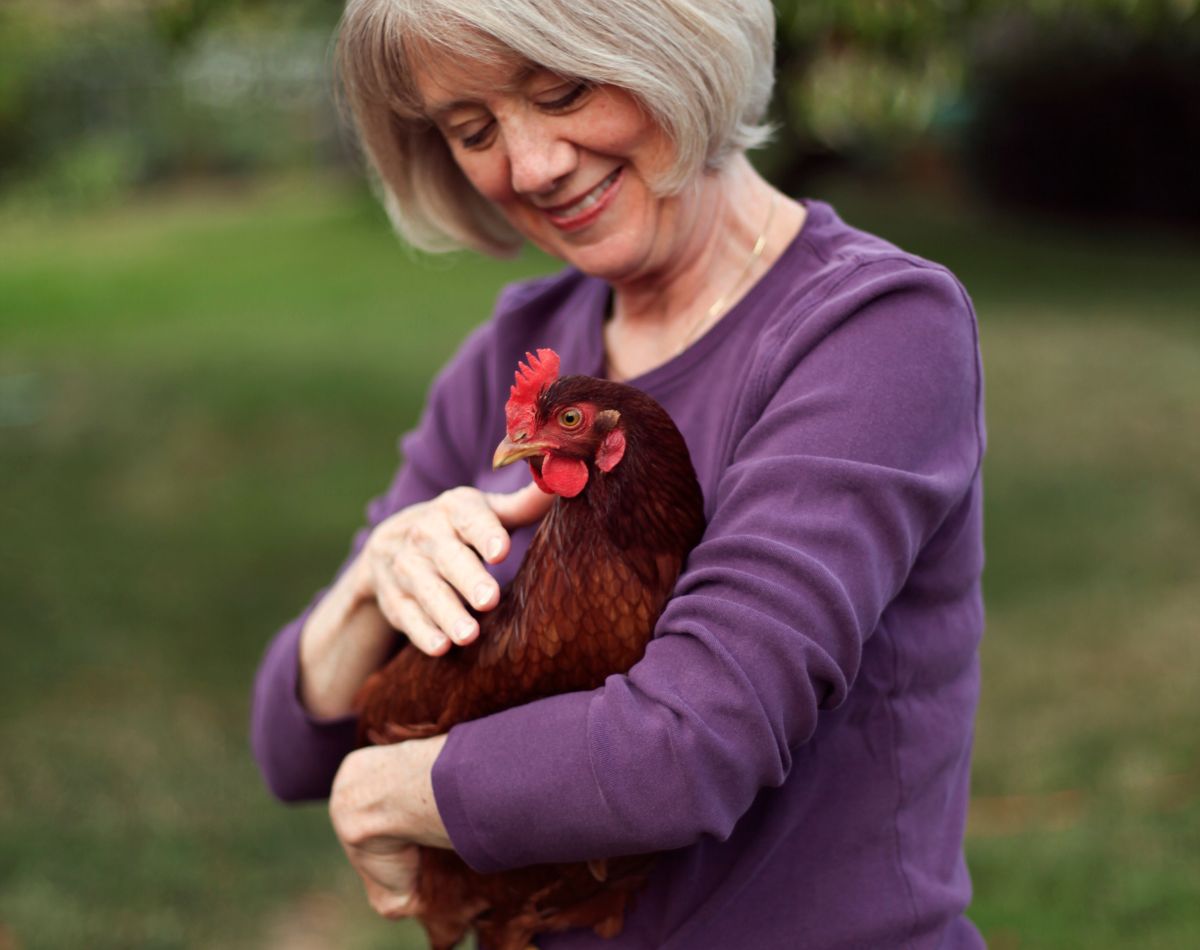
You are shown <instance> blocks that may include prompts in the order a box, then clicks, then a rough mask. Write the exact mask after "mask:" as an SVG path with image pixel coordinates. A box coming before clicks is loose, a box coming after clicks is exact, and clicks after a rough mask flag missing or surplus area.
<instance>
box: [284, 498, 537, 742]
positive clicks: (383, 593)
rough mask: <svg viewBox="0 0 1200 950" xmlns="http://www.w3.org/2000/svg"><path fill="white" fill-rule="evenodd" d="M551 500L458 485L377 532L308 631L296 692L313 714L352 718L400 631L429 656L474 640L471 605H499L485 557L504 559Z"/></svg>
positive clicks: (318, 609) (302, 634)
mask: <svg viewBox="0 0 1200 950" xmlns="http://www.w3.org/2000/svg"><path fill="white" fill-rule="evenodd" d="M549 502H550V496H548V495H545V494H543V493H542V492H541V491H540V490H539V489H538V487H537V486H536V485H532V484H531V485H529V486H528V487H527V488H525V489H522V490H521V491H518V492H515V493H513V494H511V495H497V494H491V493H484V492H481V491H478V490H477V489H474V488H467V487H463V488H454V489H451V490H450V491H446V492H443V493H442V494H440V495H439V496H438V497H437V498H435V499H433V500H432V501H428V502H422V503H418V504H415V505H411V506H409V507H408V508H406V509H404V510H403V511H400V512H398V513H396V514H395V515H393V516H391V517H390V518H387V519H385V520H384V521H383V522H381V523H380V524H379V525H378V526H376V528H375V529H374V530H373V531H372V532H371V534H370V536H369V537H368V539H367V543H366V544H365V546H364V547H363V549H362V550H361V551H359V553H358V555H357V556H356V557H355V558H354V559H353V561H352V562H351V563H350V566H349V567H348V568H347V569H346V570H345V571H344V572H343V573H342V574H341V576H340V577H339V578H338V579H337V581H336V582H335V583H334V585H333V587H331V588H330V589H329V591H328V592H327V593H326V594H325V596H324V597H322V598H321V600H320V601H319V602H318V604H317V605H316V607H315V608H314V609H313V611H312V612H311V613H310V614H309V615H308V619H307V621H306V622H305V623H304V625H303V627H302V628H301V631H300V657H299V663H300V672H299V678H300V681H299V696H300V701H301V703H302V704H303V705H304V707H305V708H306V709H307V710H308V712H309V713H311V714H313V715H315V716H318V717H322V718H326V719H328V718H334V717H338V716H345V715H348V714H349V713H350V712H351V711H352V706H353V701H354V696H355V695H356V694H357V692H358V690H359V688H360V687H361V686H362V684H363V683H364V682H365V680H366V678H367V677H368V676H370V675H371V674H372V673H373V672H374V671H375V670H377V669H378V668H379V667H380V666H381V665H382V664H383V662H384V660H385V659H386V658H387V656H388V655H389V653H390V652H391V650H392V647H393V645H394V631H400V632H403V633H404V635H405V636H406V637H407V638H408V640H409V641H410V642H411V643H412V644H413V645H414V646H416V647H417V648H418V649H419V650H421V651H423V652H424V653H428V654H429V655H430V656H439V655H441V654H443V653H445V652H446V651H447V650H449V649H450V644H451V643H454V644H456V645H458V646H463V645H465V644H468V643H470V642H471V641H472V640H474V639H475V637H477V636H478V635H479V624H478V622H477V621H476V620H475V618H474V617H473V616H472V615H471V614H470V613H469V612H468V611H467V609H466V607H465V606H464V604H465V603H469V604H470V605H471V606H472V607H473V608H475V609H476V610H491V609H492V608H493V607H495V606H496V604H498V603H499V601H500V588H499V586H498V585H497V584H496V581H495V580H494V579H493V578H492V576H491V575H490V574H488V572H487V571H486V570H484V568H483V564H482V562H481V560H480V559H481V558H482V559H483V560H486V561H488V562H489V563H493V564H494V563H496V562H498V561H501V560H503V559H504V558H505V557H506V556H507V554H508V551H509V547H510V539H509V535H508V531H507V530H506V529H508V528H514V527H519V526H521V525H523V524H530V523H532V522H533V521H536V520H538V519H539V518H540V517H541V516H542V515H543V514H545V511H546V508H547V507H548V506H549Z"/></svg>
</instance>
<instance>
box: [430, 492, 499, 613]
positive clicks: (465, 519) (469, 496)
mask: <svg viewBox="0 0 1200 950" xmlns="http://www.w3.org/2000/svg"><path fill="white" fill-rule="evenodd" d="M490 497H491V496H486V495H484V493H483V492H481V491H478V490H476V489H474V488H456V489H454V490H453V491H448V492H446V493H445V494H443V495H442V496H440V497H439V498H438V501H439V502H440V503H441V506H442V510H443V511H444V512H445V513H446V517H447V518H448V519H449V521H450V526H451V527H452V528H453V529H454V531H455V533H456V534H457V535H458V536H459V537H460V538H461V539H462V540H463V541H464V542H466V543H467V544H469V545H470V546H471V547H473V548H474V549H475V550H476V551H478V552H479V556H480V557H481V558H483V559H484V560H485V561H488V562H490V563H492V564H494V563H496V562H497V561H499V560H501V559H502V558H503V557H504V555H505V554H507V553H508V532H507V531H505V530H504V525H503V524H501V522H500V519H499V518H498V517H497V516H496V513H495V512H494V511H493V510H492V507H491V505H490V504H489V501H488V499H489V498H490ZM455 586H458V585H455ZM460 590H462V588H460ZM468 591H469V589H468ZM468 591H463V596H465V597H466V598H467V599H468V600H472V598H471V596H470V593H469V592H468Z"/></svg>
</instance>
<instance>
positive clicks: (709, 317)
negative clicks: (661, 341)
mask: <svg viewBox="0 0 1200 950" xmlns="http://www.w3.org/2000/svg"><path fill="white" fill-rule="evenodd" d="M778 203H779V192H777V191H774V192H772V193H771V206H770V207H769V208H768V209H767V220H766V221H764V222H763V226H762V230H761V231H759V232H758V237H757V239H755V241H754V247H752V248H751V249H750V256H749V257H748V258H747V259H746V266H745V267H743V268H742V272H741V273H740V274H738V278H737V280H735V281H734V282H733V283H732V284H731V285H730V287H729V289H728V290H726V291H725V293H723V294H721V296H720V297H718V298H717V299H716V300H714V301H713V304H712V306H711V307H709V308H708V310H706V311H705V312H704V313H703V314H702V315H701V316H700V318H699V319H698V320H696V322H695V323H693V324H692V325H691V326H690V327H689V328H688V331H687V333H685V334H684V336H683V339H682V340H681V341H680V343H679V346H678V347H677V348H676V350H675V352H674V354H672V355H673V356H678V355H679V354H680V353H682V352H683V351H684V350H686V349H687V348H688V347H689V346H690V345H691V343H692V341H693V340H694V339H696V337H697V336H698V335H699V333H700V331H701V330H702V329H704V328H706V327H707V326H708V325H709V324H710V323H713V322H714V321H716V320H717V319H719V318H720V317H722V316H724V314H725V310H726V305H727V304H728V303H729V298H730V297H732V296H733V295H734V294H735V293H736V292H737V290H738V288H739V287H741V286H742V284H743V283H744V282H745V280H746V278H747V277H749V276H750V271H751V270H752V269H753V268H754V264H755V262H756V261H757V260H758V259H759V258H760V257H762V254H763V251H764V250H766V247H767V233H768V232H769V231H770V230H771V223H772V222H773V221H774V220H775V206H776V205H777V204H778Z"/></svg>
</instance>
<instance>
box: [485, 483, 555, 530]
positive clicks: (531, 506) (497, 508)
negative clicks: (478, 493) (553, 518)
mask: <svg viewBox="0 0 1200 950" xmlns="http://www.w3.org/2000/svg"><path fill="white" fill-rule="evenodd" d="M484 498H485V499H487V503H488V507H489V508H491V509H492V511H494V512H495V513H496V517H497V518H499V519H500V523H501V524H502V525H504V527H506V528H520V527H522V526H523V525H527V524H533V523H534V522H535V521H540V520H541V519H542V516H543V515H545V514H546V512H547V511H549V510H550V506H551V505H552V504H554V496H553V495H550V494H547V493H546V492H544V491H542V490H541V489H540V488H538V486H537V483H536V482H530V483H529V484H528V485H526V486H525V487H524V488H522V489H520V490H519V491H515V492H513V493H512V494H508V495H501V494H496V493H494V492H486V493H485V494H484Z"/></svg>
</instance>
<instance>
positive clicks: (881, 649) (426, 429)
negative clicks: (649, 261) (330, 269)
mask: <svg viewBox="0 0 1200 950" xmlns="http://www.w3.org/2000/svg"><path fill="white" fill-rule="evenodd" d="M807 206H808V211H809V214H808V219H807V221H806V223H805V225H804V228H803V230H802V231H801V233H800V235H799V236H798V237H797V238H796V239H795V240H794V241H793V242H792V244H791V245H790V246H789V247H788V248H787V249H786V251H785V252H784V254H783V256H782V257H781V258H780V259H779V261H778V262H776V264H775V265H774V266H773V267H772V268H771V270H770V271H769V272H768V273H767V274H766V275H765V276H764V277H763V278H762V279H761V280H760V281H759V283H758V284H757V285H756V286H755V287H754V288H753V289H751V291H750V292H749V293H748V294H747V295H746V296H745V297H744V298H743V299H742V300H741V301H740V302H739V303H738V304H737V305H736V306H735V307H734V308H733V309H732V310H730V311H729V312H728V313H727V314H726V315H725V317H724V318H723V319H722V320H721V321H720V322H719V323H717V324H716V325H715V326H714V327H713V328H712V329H711V330H710V331H709V332H708V333H707V334H705V335H704V336H703V337H702V338H700V339H699V340H698V341H696V342H695V343H694V344H693V345H692V346H690V347H689V348H688V349H687V350H686V351H684V352H683V353H681V354H679V355H678V356H677V357H675V358H674V359H672V360H671V361H670V362H668V363H666V364H664V365H662V366H659V367H657V368H656V369H654V370H652V371H650V372H649V373H647V374H645V375H644V376H642V377H640V378H638V379H636V380H633V381H632V382H633V384H634V385H636V386H638V387H639V388H640V389H643V390H644V391H646V392H647V393H649V394H650V395H652V396H653V397H654V398H655V399H657V400H658V401H659V402H660V403H661V404H662V405H663V406H664V407H665V408H666V409H667V411H668V412H669V413H670V414H671V416H672V417H673V418H674V419H675V421H676V423H677V425H678V426H679V428H680V430H681V431H682V433H683V435H684V437H685V438H686V440H687V443H688V446H689V448H690V450H691V453H692V459H693V461H694V463H695V466H696V471H697V474H698V475H699V479H700V484H701V486H702V487H703V489H704V497H705V508H706V514H707V517H708V528H707V531H706V532H705V535H704V537H703V539H702V540H701V542H700V544H699V545H698V546H697V547H696V548H695V550H694V551H693V552H692V554H691V556H690V557H689V559H688V561H687V564H686V565H685V568H684V571H683V573H682V575H681V576H680V578H679V582H678V585H677V587H676V590H675V596H674V598H673V599H672V600H671V601H670V603H669V604H668V605H667V608H666V610H665V611H664V613H663V615H662V617H661V618H660V620H659V622H658V625H657V628H656V630H655V636H654V640H653V641H652V642H651V643H650V645H649V647H648V649H647V651H646V655H645V657H644V658H643V659H642V661H641V662H639V663H638V664H637V665H636V666H635V667H634V668H633V669H632V670H631V671H630V672H629V673H628V674H626V675H624V676H612V677H609V679H608V681H607V682H606V684H605V685H604V687H603V688H601V689H598V690H595V691H593V692H588V693H571V694H567V695H562V696H557V697H553V698H550V699H545V700H541V701H538V702H535V703H531V704H529V705H527V706H522V707H519V708H516V709H511V710H507V711H505V712H502V713H498V714H496V715H494V716H489V717H487V718H486V719H482V720H478V721H475V722H471V723H466V724H463V725H459V726H456V727H454V729H452V730H451V732H450V736H449V740H448V741H447V744H446V747H445V749H444V750H443V751H442V753H441V756H440V757H439V758H438V760H437V763H436V764H435V766H434V772H433V782H434V792H435V796H436V799H437V805H438V810H439V811H440V813H441V816H442V819H443V821H444V822H445V824H446V827H447V829H448V830H449V833H450V837H451V840H452V841H453V842H454V846H455V848H456V849H457V851H458V852H459V853H460V854H461V855H462V856H463V858H465V859H466V861H467V862H468V863H469V864H470V865H471V866H473V867H475V868H477V869H479V870H481V871H499V870H503V869H506V868H512V867H518V866H521V865H525V864H530V863H539V862H551V861H575V860H581V859H587V858H596V857H604V856H610V855H621V854H631V853H637V852H647V851H667V852H668V853H667V854H666V855H665V856H664V857H662V858H660V859H659V861H658V863H657V865H656V868H655V871H654V873H653V875H652V877H651V880H650V881H649V883H648V885H647V886H646V888H645V890H644V891H643V892H642V893H641V895H640V896H639V897H638V899H637V900H636V902H635V904H634V906H633V908H632V910H631V912H630V913H629V914H628V916H627V919H626V926H625V930H624V932H623V933H622V934H621V935H620V936H619V937H617V938H615V939H613V940H609V941H605V940H601V939H600V938H598V937H596V936H595V935H594V934H592V933H590V932H582V931H573V932H570V933H567V934H562V935H556V936H546V937H543V938H541V940H540V941H539V945H540V946H542V947H544V948H547V950H550V948H553V950H582V948H635V947H636V948H650V947H667V948H672V950H705V948H714V950H716V948H720V950H728V948H733V947H739V948H740V947H745V948H753V950H767V948H776V947H778V948H793V947H805V948H834V947H837V948H842V947H847V948H848V947H872V948H874V947H893V946H904V947H912V948H916V947H945V948H966V947H980V946H982V945H983V942H982V940H981V939H980V937H979V935H978V933H977V932H976V930H975V929H974V927H973V926H972V925H971V924H970V922H969V921H968V920H967V919H966V918H965V917H964V916H963V910H964V908H965V907H966V905H967V903H968V901H969V898H970V880H969V878H968V875H967V869H966V865H965V863H964V860H963V853H962V841H963V827H964V821H965V816H966V810H967V799H968V776H969V768H970V754H971V733H972V722H973V718H974V713H975V704H976V699H977V695H978V690H979V669H978V646H979V639H980V636H981V633H982V629H983V607H982V601H981V597H980V583H979V582H980V572H981V569H982V565H983V548H982V527H981V483H980V460H981V456H982V453H983V446H984V432H983V416H982V381H981V370H980V361H979V353H978V343H977V336H976V328H975V321H974V316H973V313H972V309H971V304H970V301H969V300H968V298H967V296H966V294H965V293H964V292H963V289H962V287H961V286H960V285H959V284H958V282H957V281H956V280H955V279H954V277H953V276H952V275H951V274H950V273H948V272H947V271H946V270H945V269H944V268H942V267H940V266H938V265H935V264H931V263H929V262H927V261H924V260H921V259H920V258H917V257H914V256H913V255H910V254H906V253H904V252H902V251H900V250H898V249H897V248H895V247H893V246H892V245H890V244H887V243H886V242H884V241H881V240H880V239H878V238H875V237H872V236H871V235H868V234H864V233H863V232H861V231H857V230H854V229H852V228H850V227H848V226H847V225H846V224H844V223H843V222H842V221H841V220H840V219H839V218H838V217H837V215H836V214H835V213H834V212H833V210H832V209H831V208H830V207H829V206H828V205H826V204H823V203H821V202H817V201H809V202H807ZM607 303H608V288H607V286H606V285H605V284H604V283H603V282H601V281H599V280H596V279H594V278H590V277H586V276H584V275H582V274H580V273H579V272H578V271H575V270H572V269H568V270H566V271H564V272H563V273H561V274H559V275H557V276H554V277H550V278H546V279H541V280H535V281H532V282H528V283H524V284H520V285H517V286H514V287H510V288H508V289H507V290H506V291H505V292H504V293H503V294H502V295H501V298H500V301H499V303H498V305H497V309H496V313H495V316H494V317H493V319H492V320H491V321H490V322H489V323H487V324H485V325H484V326H482V327H481V328H479V329H478V330H477V331H475V332H474V333H473V334H472V335H471V337H470V338H469V339H468V340H467V342H466V343H465V344H464V346H463V347H462V349H461V350H460V351H459V353H458V355H457V356H456V357H455V358H454V359H453V360H452V361H451V363H450V364H449V365H448V366H447V367H446V368H445V369H444V370H443V371H442V372H441V374H440V375H439V376H438V378H437V380H436V381H435V382H434V384H433V387H432V390H431V392H430V394H429V401H428V404H427V406H426V409H425V412H424V415H423V417H422V419H421V422H420V424H419V426H418V428H417V429H416V430H415V431H414V432H412V433H410V434H409V435H408V436H406V437H405V439H404V440H403V443H402V444H403V454H404V458H405V463H404V465H403V466H402V467H401V469H400V471H399V473H398V474H397V476H396V479H395V481H394V482H393V484H392V486H391V488H390V490H389V491H388V492H387V494H386V495H385V496H383V497H382V498H380V499H377V500H376V501H374V502H373V503H372V504H371V505H370V507H369V508H368V522H369V524H374V523H376V522H378V521H379V520H380V519H382V518H384V517H385V516H387V515H389V514H391V513H393V512H395V511H397V510H399V509H401V508H404V507H405V506H407V505H410V504H412V503H414V502H417V501H421V500H423V499H427V498H429V497H431V496H433V495H436V494H438V493H439V492H441V491H443V490H445V489H447V488H451V487H453V486H456V485H462V484H469V485H476V486H479V487H480V488H483V489H488V490H500V491H509V490H515V489H516V488H518V487H520V486H521V485H522V484H524V483H525V482H527V481H528V479H529V473H528V470H527V469H526V468H525V467H524V466H511V467H509V468H504V469H501V470H499V471H493V470H492V468H491V458H492V452H493V450H494V449H495V446H496V444H497V443H498V442H499V441H500V439H501V438H502V437H503V435H504V412H503V406H504V401H505V399H506V398H507V395H508V386H509V384H510V382H511V380H512V374H513V370H514V369H515V368H516V365H517V361H518V359H519V358H520V357H521V356H522V355H523V354H524V352H525V351H526V350H527V349H533V348H535V347H541V346H549V347H553V348H554V349H555V350H557V351H558V353H559V355H560V356H561V358H562V371H563V373H564V374H568V373H587V374H590V375H600V374H601V373H602V367H603V365H604V363H603V352H604V349H603V340H602V325H603V320H604V315H605V311H606V309H607ZM366 531H367V529H365V528H364V530H363V531H362V532H360V533H359V534H358V536H357V537H356V538H355V541H354V547H353V551H352V554H351V556H353V553H354V552H356V551H357V550H358V548H359V547H360V546H361V544H362V543H363V541H364V540H365V537H366ZM531 536H532V529H527V530H525V531H522V532H518V533H517V535H516V536H515V537H514V545H513V554H512V555H510V556H509V558H508V559H507V560H506V561H505V563H504V564H502V565H500V566H499V568H498V569H497V570H496V571H495V574H496V576H497V578H498V579H499V580H500V581H501V583H504V582H507V581H508V580H509V579H511V577H512V575H513V574H514V573H515V572H516V568H517V565H518V563H519V561H520V558H521V556H522V555H523V553H524V551H525V548H526V546H527V545H528V542H529V539H530V537H531ZM318 596H319V595H318ZM310 609H311V608H310ZM306 616H307V611H306V612H305V614H302V615H301V616H300V617H299V618H297V620H296V621H294V622H293V623H291V624H289V625H288V626H287V627H285V628H284V629H283V630H282V631H281V632H280V633H279V634H278V635H277V636H276V638H275V640H274V642H273V643H272V645H271V646H270V648H269V649H268V651H267V653H266V656H265V658H264V660H263V663H262V667H261V669H260V670H259V674H258V680H257V683H256V686H255V695H254V710H253V743H254V751H255V755H256V757H257V759H258V762H259V765H260V766H261V768H262V770H263V773H264V775H265V777H266V780H267V783H268V784H269V785H270V787H271V789H272V790H273V791H274V792H275V793H276V794H277V795H278V796H280V797H281V798H284V799H288V800H295V799H306V798H321V797H325V796H327V795H328V793H329V789H330V784H331V782H332V779H333V776H334V773H335V772H336V770H337V767H338V764H339V762H340V761H341V759H342V757H343V756H344V755H346V754H347V753H348V752H349V751H350V750H351V749H352V748H353V747H354V736H353V732H354V726H353V722H352V721H351V720H337V721H318V720H315V719H313V718H312V717H311V716H309V715H307V714H306V712H305V711H304V709H303V708H302V707H301V705H300V703H299V701H298V700H297V698H296V697H297V694H296V669H297V643H298V638H299V631H300V628H301V626H302V624H303V622H304V620H305V618H306Z"/></svg>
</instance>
